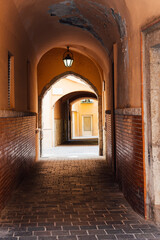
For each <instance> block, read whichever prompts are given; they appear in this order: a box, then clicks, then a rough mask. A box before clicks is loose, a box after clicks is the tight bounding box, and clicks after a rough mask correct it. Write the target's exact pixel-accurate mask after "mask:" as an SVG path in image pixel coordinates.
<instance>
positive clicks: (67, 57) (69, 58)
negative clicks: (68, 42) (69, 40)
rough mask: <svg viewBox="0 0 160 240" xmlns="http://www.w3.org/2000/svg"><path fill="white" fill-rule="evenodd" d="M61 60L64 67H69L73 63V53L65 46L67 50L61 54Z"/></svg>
mask: <svg viewBox="0 0 160 240" xmlns="http://www.w3.org/2000/svg"><path fill="white" fill-rule="evenodd" d="M63 62H64V66H65V67H71V66H72V64H73V54H72V53H71V52H70V51H69V47H68V46H67V51H66V52H65V53H64V54H63Z"/></svg>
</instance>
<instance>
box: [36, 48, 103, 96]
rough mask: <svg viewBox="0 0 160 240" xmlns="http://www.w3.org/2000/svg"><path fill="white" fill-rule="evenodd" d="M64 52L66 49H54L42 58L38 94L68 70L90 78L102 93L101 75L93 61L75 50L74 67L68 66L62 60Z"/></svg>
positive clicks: (39, 69) (39, 68)
mask: <svg viewBox="0 0 160 240" xmlns="http://www.w3.org/2000/svg"><path fill="white" fill-rule="evenodd" d="M64 52H65V50H64V49H60V48H56V49H52V50H51V51H49V52H47V53H46V54H45V55H44V56H43V57H42V59H41V60H40V62H39V64H38V95H40V94H41V92H42V90H43V88H44V87H45V86H46V84H48V83H50V82H51V81H52V80H53V79H54V78H56V77H58V76H60V75H61V74H62V73H65V72H67V71H71V72H74V73H75V74H78V75H80V76H82V77H84V78H86V79H88V80H89V81H90V82H91V83H92V84H93V85H94V86H95V88H96V89H97V91H98V93H99V95H101V91H102V83H101V75H100V73H99V71H98V68H97V67H96V66H95V64H94V63H93V61H91V60H90V59H89V58H87V57H85V56H84V55H82V54H79V53H77V52H73V56H74V63H73V65H72V67H70V68H66V67H65V66H64V64H63V61H62V59H63V54H64Z"/></svg>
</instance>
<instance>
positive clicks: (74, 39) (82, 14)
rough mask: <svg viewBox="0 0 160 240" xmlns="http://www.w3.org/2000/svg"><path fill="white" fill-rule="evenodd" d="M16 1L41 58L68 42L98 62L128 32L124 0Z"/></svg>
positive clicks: (23, 21)
mask: <svg viewBox="0 0 160 240" xmlns="http://www.w3.org/2000/svg"><path fill="white" fill-rule="evenodd" d="M13 1H14V3H15V6H16V8H17V11H18V13H19V15H20V18H21V21H22V23H23V25H24V28H25V30H26V32H27V33H28V36H29V38H30V41H31V42H32V45H33V46H34V49H35V51H36V53H37V56H38V58H39V59H40V58H41V56H42V55H43V54H44V53H45V52H47V51H49V50H50V49H52V48H55V47H65V46H67V45H69V46H70V47H71V49H73V50H75V49H76V51H80V52H81V53H83V54H88V56H89V55H90V56H91V57H93V58H94V59H97V61H99V58H101V59H104V57H105V58H106V55H107V54H108V55H110V54H111V51H112V46H113V43H115V42H117V41H119V39H120V38H124V37H125V35H126V22H125V19H124V18H123V13H125V15H127V11H128V10H127V7H126V5H125V0H118V1H117V0H112V1H111V0H96V1H94V0H85V1H84V0H81V1H79V0H27V1H25V0H13ZM117 2H119V3H117ZM121 9H123V11H122V16H121V13H120V12H121ZM99 56H101V57H99Z"/></svg>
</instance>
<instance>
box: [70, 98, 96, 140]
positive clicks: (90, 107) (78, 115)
mask: <svg viewBox="0 0 160 240" xmlns="http://www.w3.org/2000/svg"><path fill="white" fill-rule="evenodd" d="M71 109H72V112H74V117H75V120H74V123H75V125H74V126H73V127H74V132H75V137H78V136H83V124H82V121H83V116H92V136H98V101H97V100H93V103H81V101H77V102H76V103H74V104H73V105H72V107H71ZM72 133H73V129H72ZM73 137H74V136H73Z"/></svg>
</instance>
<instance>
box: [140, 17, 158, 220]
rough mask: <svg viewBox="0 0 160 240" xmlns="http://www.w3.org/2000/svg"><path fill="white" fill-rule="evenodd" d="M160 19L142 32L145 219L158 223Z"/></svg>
mask: <svg viewBox="0 0 160 240" xmlns="http://www.w3.org/2000/svg"><path fill="white" fill-rule="evenodd" d="M159 36H160V20H159V21H156V22H155V23H153V24H151V25H150V26H147V27H146V28H144V30H143V31H142V60H143V61H142V64H143V70H142V71H143V79H142V80H143V85H142V86H143V91H142V97H143V106H142V107H143V113H144V114H143V119H144V136H145V139H144V140H145V149H144V150H145V151H144V154H145V175H146V216H147V218H151V219H154V220H155V221H157V222H160V184H159V183H160V138H159V136H160V125H159V119H160V80H159V78H160V39H159Z"/></svg>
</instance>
